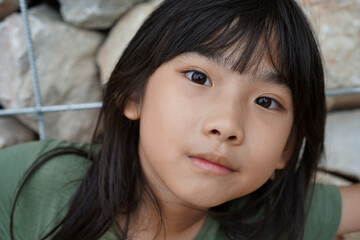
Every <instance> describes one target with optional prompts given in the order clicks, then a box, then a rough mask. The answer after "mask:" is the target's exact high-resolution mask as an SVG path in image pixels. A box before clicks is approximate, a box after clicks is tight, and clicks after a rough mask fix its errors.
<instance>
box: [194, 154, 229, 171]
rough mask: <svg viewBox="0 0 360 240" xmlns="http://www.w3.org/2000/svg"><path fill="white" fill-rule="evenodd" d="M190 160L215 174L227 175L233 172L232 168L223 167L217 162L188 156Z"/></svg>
mask: <svg viewBox="0 0 360 240" xmlns="http://www.w3.org/2000/svg"><path fill="white" fill-rule="evenodd" d="M190 160H191V161H192V162H193V163H194V164H195V165H196V166H198V167H199V168H201V169H204V170H206V171H208V172H211V173H214V174H217V175H227V174H230V173H233V172H234V171H233V170H231V169H229V168H227V167H224V166H222V165H220V164H217V163H213V162H210V161H208V160H206V159H202V158H194V157H190Z"/></svg>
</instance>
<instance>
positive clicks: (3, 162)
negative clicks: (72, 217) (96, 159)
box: [0, 140, 89, 240]
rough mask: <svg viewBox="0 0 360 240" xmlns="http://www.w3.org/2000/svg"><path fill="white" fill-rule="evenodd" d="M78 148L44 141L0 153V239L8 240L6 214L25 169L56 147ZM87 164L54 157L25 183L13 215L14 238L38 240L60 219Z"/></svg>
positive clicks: (82, 160)
mask: <svg viewBox="0 0 360 240" xmlns="http://www.w3.org/2000/svg"><path fill="white" fill-rule="evenodd" d="M68 146H74V147H82V146H81V144H70V143H68V142H65V141H56V140H46V141H38V142H30V143H25V144H20V145H17V146H13V147H9V148H6V149H4V150H1V151H0V239H2V240H8V239H10V231H9V226H10V213H11V207H12V204H13V202H14V198H15V194H16V192H17V189H18V187H19V184H20V183H21V181H22V178H23V176H24V174H25V173H26V171H27V169H28V168H29V167H30V166H31V165H32V164H33V163H34V162H35V160H36V159H37V158H38V157H39V156H40V155H41V154H43V153H45V152H47V151H49V150H51V149H54V148H56V147H68ZM88 166H89V163H88V161H87V160H86V159H85V158H82V157H79V156H77V155H73V154H72V155H61V156H58V157H54V158H53V159H51V160H50V161H49V162H47V163H46V164H45V165H43V166H42V167H40V168H39V170H38V171H37V172H36V173H35V174H34V175H33V177H32V178H31V179H30V180H29V181H28V182H27V184H26V185H25V187H24V189H23V191H22V192H21V195H20V197H19V200H18V202H17V204H16V208H15V212H14V228H13V229H14V234H15V239H40V238H41V236H43V235H44V233H46V232H47V231H49V230H50V229H51V228H52V227H54V226H55V224H56V223H57V222H58V221H59V220H60V219H61V218H62V217H63V216H64V213H65V212H66V210H67V209H66V206H67V203H68V201H69V200H70V199H71V197H72V196H73V194H74V193H75V191H76V189H77V188H78V186H79V184H80V181H81V179H82V177H83V176H84V174H85V171H86V169H87V167H88Z"/></svg>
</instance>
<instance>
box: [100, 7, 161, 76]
mask: <svg viewBox="0 0 360 240" xmlns="http://www.w3.org/2000/svg"><path fill="white" fill-rule="evenodd" d="M158 3H159V1H155V2H149V3H142V4H138V5H136V6H135V7H134V8H133V9H131V11H129V12H128V13H127V14H126V15H124V16H123V17H122V18H121V19H120V20H119V21H118V22H117V23H116V24H115V26H114V27H113V28H112V29H111V31H110V33H109V35H108V37H107V38H106V40H105V41H104V43H103V44H102V46H101V47H100V49H99V52H98V55H97V57H96V61H97V64H98V66H99V68H100V78H101V82H102V83H105V82H106V81H107V79H108V77H109V76H110V74H111V72H112V70H113V68H114V67H115V64H116V62H117V61H118V59H119V57H120V56H121V54H122V52H123V51H124V49H125V48H126V46H127V44H128V43H129V42H130V40H131V39H132V37H133V36H134V35H135V34H136V32H137V30H138V29H139V28H140V26H141V24H142V23H143V22H144V20H145V19H146V17H147V16H148V15H149V14H150V13H151V12H152V11H153V10H154V9H155V7H156V6H157V4H158Z"/></svg>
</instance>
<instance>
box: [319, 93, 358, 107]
mask: <svg viewBox="0 0 360 240" xmlns="http://www.w3.org/2000/svg"><path fill="white" fill-rule="evenodd" d="M326 104H327V109H328V110H340V109H352V108H360V93H354V94H343V95H337V96H327V97H326Z"/></svg>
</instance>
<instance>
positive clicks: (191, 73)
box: [184, 70, 212, 87]
mask: <svg viewBox="0 0 360 240" xmlns="http://www.w3.org/2000/svg"><path fill="white" fill-rule="evenodd" d="M184 74H185V76H186V77H187V78H188V79H189V80H190V81H192V82H194V83H196V84H199V85H203V86H207V87H211V86H212V83H211V81H210V79H209V78H208V76H206V74H204V73H202V72H199V71H196V70H189V71H185V72H184ZM194 76H198V77H199V76H202V77H205V82H203V83H202V81H204V79H193V77H194Z"/></svg>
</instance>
